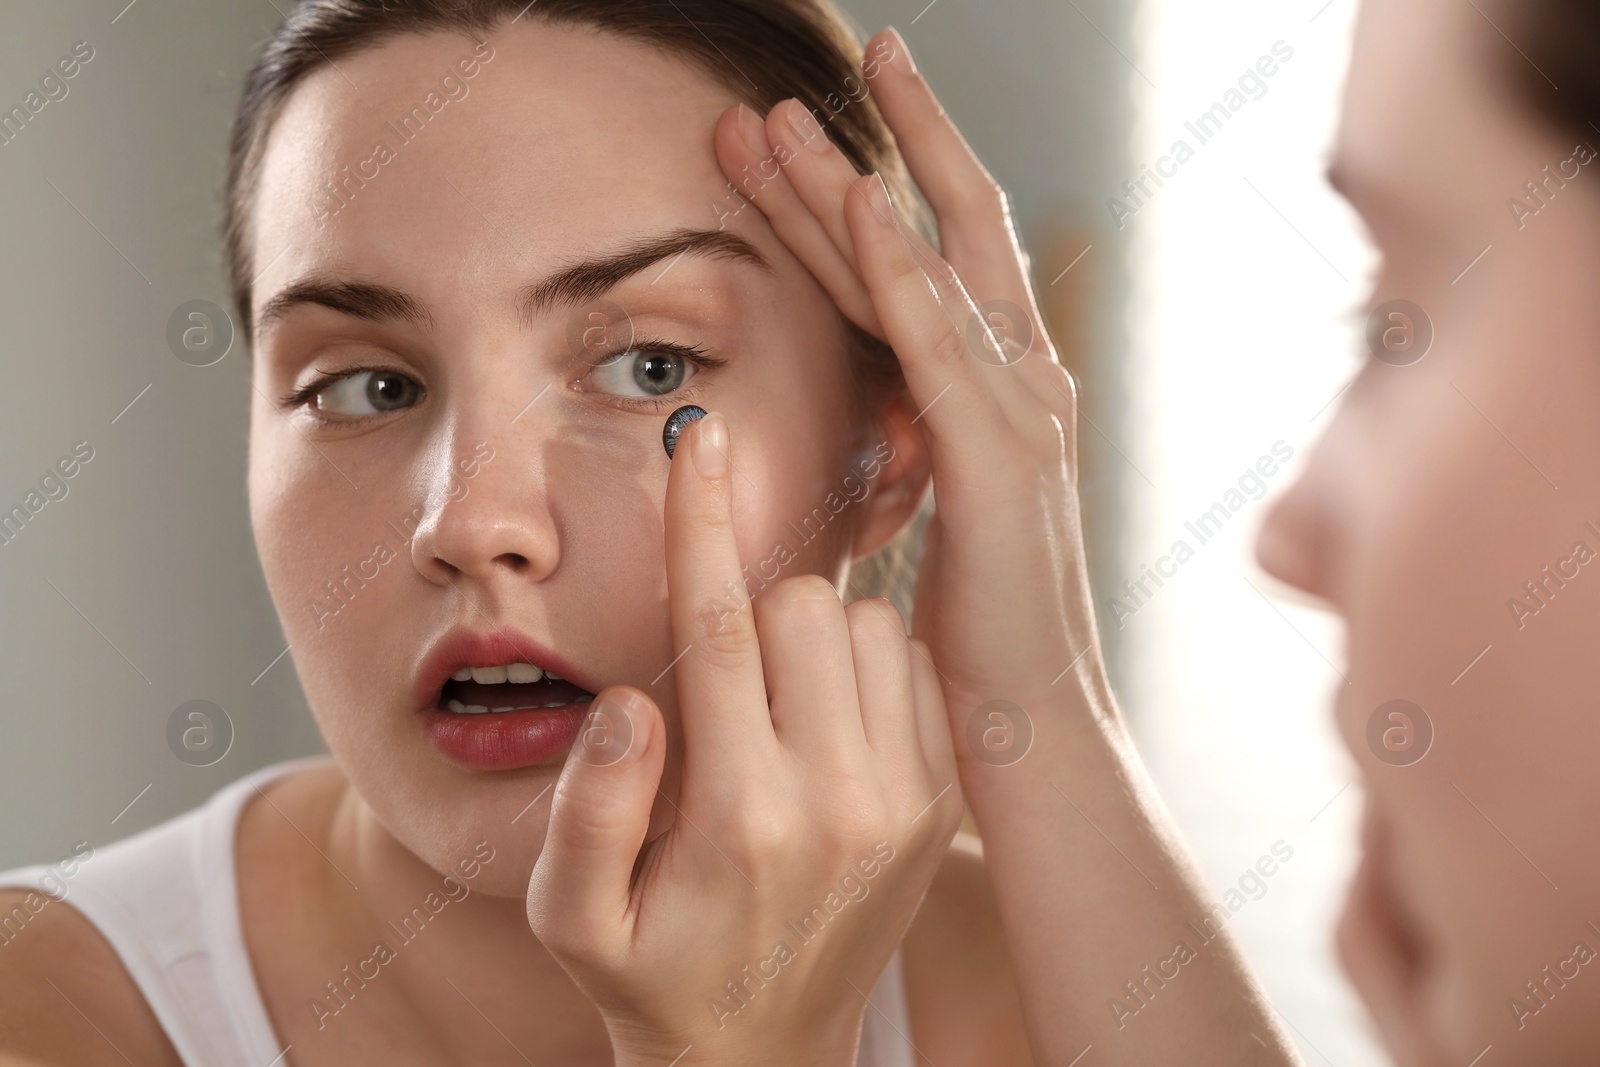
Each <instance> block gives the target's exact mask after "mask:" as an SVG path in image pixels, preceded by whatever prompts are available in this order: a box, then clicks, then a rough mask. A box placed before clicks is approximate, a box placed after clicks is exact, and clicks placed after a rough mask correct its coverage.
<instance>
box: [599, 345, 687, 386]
mask: <svg viewBox="0 0 1600 1067" xmlns="http://www.w3.org/2000/svg"><path fill="white" fill-rule="evenodd" d="M697 370H698V368H696V367H695V366H694V364H693V363H691V362H690V361H689V360H688V359H687V358H686V357H684V356H681V355H678V354H677V353H676V352H666V351H662V350H660V349H653V348H630V349H628V350H627V351H626V352H618V353H617V354H616V355H614V356H611V357H610V358H608V359H607V360H606V361H605V362H604V363H599V364H596V365H595V367H594V369H593V370H591V371H590V372H589V375H588V377H589V380H590V381H591V382H592V383H593V385H594V389H595V391H596V392H601V393H611V394H614V395H616V396H635V397H653V396H665V395H666V394H668V393H671V392H674V391H676V390H677V389H679V388H681V387H682V386H683V383H684V382H686V381H688V380H689V379H690V378H692V377H694V375H695V373H696V371H697Z"/></svg>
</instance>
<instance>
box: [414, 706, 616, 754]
mask: <svg viewBox="0 0 1600 1067" xmlns="http://www.w3.org/2000/svg"><path fill="white" fill-rule="evenodd" d="M590 699H592V698H590ZM588 713H589V700H579V701H575V702H573V703H571V704H568V705H566V706H565V707H560V708H526V709H523V710H521V711H494V712H485V713H483V714H480V715H459V714H457V713H455V712H452V711H446V710H444V709H442V708H438V707H433V708H428V709H426V710H424V711H423V712H422V728H423V733H424V734H426V735H427V738H428V741H429V742H430V743H431V744H432V745H433V747H434V748H435V749H437V750H438V751H439V752H440V754H442V755H443V756H444V757H445V758H446V759H448V760H449V761H450V762H452V763H454V764H456V765H457V766H458V767H462V768H465V769H466V770H470V771H509V770H517V769H519V768H522V767H534V766H538V765H539V764H541V763H549V762H550V761H552V760H555V759H558V758H560V757H562V756H565V755H566V753H567V750H568V749H570V748H571V747H572V742H573V740H574V739H575V738H577V736H578V731H579V729H581V728H582V726H583V720H584V717H585V716H586V715H588Z"/></svg>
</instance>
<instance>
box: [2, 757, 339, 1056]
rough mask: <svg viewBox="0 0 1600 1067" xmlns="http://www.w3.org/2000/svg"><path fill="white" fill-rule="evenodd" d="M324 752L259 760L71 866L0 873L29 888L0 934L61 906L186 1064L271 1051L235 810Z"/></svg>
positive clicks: (274, 1052) (18, 930)
mask: <svg viewBox="0 0 1600 1067" xmlns="http://www.w3.org/2000/svg"><path fill="white" fill-rule="evenodd" d="M325 758H326V757H310V758H308V759H299V760H290V761H287V762H284V763H278V764H274V765H272V766H270V767H264V768H262V769H260V770H258V771H255V772H253V773H251V774H248V775H246V776H245V777H243V778H240V779H238V780H237V781H234V782H232V783H230V784H229V785H227V786H225V787H224V788H222V789H221V790H219V791H218V792H217V793H215V794H214V795H213V796H212V797H211V799H210V800H208V801H207V802H206V803H205V804H203V805H201V806H200V807H198V808H195V809H194V810H192V811H189V812H186V813H184V814H183V815H180V816H178V817H176V818H174V819H170V820H168V821H167V822H164V823H161V824H160V825H157V826H154V827H151V828H150V829H148V830H145V831H142V832H141V833H138V834H135V835H133V836H132V837H128V838H125V839H123V840H121V841H117V842H114V843H113V844H110V845H105V846H102V847H100V848H96V849H93V850H92V851H91V852H90V853H89V854H88V855H87V856H85V857H81V858H75V859H74V860H73V861H72V862H71V863H70V864H69V863H67V862H63V863H59V864H35V865H33V866H29V867H20V868H17V869H15V870H10V871H3V872H0V888H13V889H17V888H25V889H31V890H33V891H34V892H33V893H29V894H27V895H26V896H25V897H24V902H23V904H21V905H20V906H18V907H16V908H13V909H12V911H11V912H10V913H9V914H7V915H3V916H0V942H9V941H10V940H11V939H13V938H15V937H19V936H26V924H27V923H28V922H29V921H31V919H32V917H33V916H34V915H37V914H39V912H41V911H43V910H44V909H45V908H46V907H57V906H59V905H61V904H68V905H70V906H71V907H73V908H74V909H76V910H77V911H78V912H79V913H81V914H82V915H83V916H84V917H85V918H86V919H88V920H89V921H90V922H91V923H93V924H94V926H95V928H96V929H97V930H98V931H99V932H100V934H101V936H102V937H104V938H105V939H106V941H107V943H109V944H110V945H111V947H112V949H113V950H114V951H115V952H116V953H117V956H118V957H119V958H120V959H121V960H122V963H123V966H125V967H126V968H127V969H128V974H129V976H130V977H131V978H132V979H133V981H134V983H135V984H136V985H137V986H138V987H139V991H140V993H142V994H143V996H144V998H145V1001H146V1002H147V1003H148V1004H149V1005H150V1010H151V1012H152V1013H153V1014H154V1015H155V1017H156V1019H157V1021H159V1022H160V1024H161V1028H162V1029H163V1030H164V1031H165V1032H166V1034H167V1038H168V1040H170V1041H171V1042H172V1045H173V1048H174V1049H176V1050H177V1053H178V1055H179V1057H180V1058H181V1059H182V1060H183V1061H184V1062H185V1063H193V1064H207V1065H209V1064H235V1063H239V1064H251V1065H254V1067H268V1065H270V1064H275V1063H277V1062H279V1061H281V1060H282V1058H283V1053H284V1051H285V1050H284V1048H283V1046H282V1045H280V1044H278V1040H277V1036H276V1034H275V1033H274V1032H273V1029H272V1023H271V1020H270V1019H269V1018H268V1016H267V1013H266V1008H265V1006H264V1005H263V1003H262V1000H261V994H260V991H259V990H258V988H257V986H256V982H255V972H254V971H253V970H251V967H250V959H249V955H248V954H247V952H246V951H245V943H244V933H243V930H242V928H241V926H240V921H239V897H238V885H237V881H236V879H235V875H234V863H233V858H234V831H235V829H236V828H237V825H238V818H239V812H240V811H241V809H242V808H243V807H244V804H245V801H247V800H248V799H249V798H250V797H251V796H252V795H253V794H254V793H255V790H256V788H257V787H258V786H260V785H263V784H265V783H266V782H268V781H270V780H272V779H274V778H277V777H279V776H281V775H284V774H289V773H292V772H293V771H295V770H298V769H300V768H301V767H304V766H309V765H311V764H314V763H317V762H319V761H320V760H322V759H325Z"/></svg>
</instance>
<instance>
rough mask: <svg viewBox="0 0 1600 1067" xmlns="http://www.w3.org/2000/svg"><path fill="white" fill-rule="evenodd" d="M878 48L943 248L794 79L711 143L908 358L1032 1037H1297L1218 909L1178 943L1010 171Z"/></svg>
mask: <svg viewBox="0 0 1600 1067" xmlns="http://www.w3.org/2000/svg"><path fill="white" fill-rule="evenodd" d="M866 54H867V57H868V59H867V62H866V64H865V68H866V69H865V70H864V74H866V76H867V80H868V84H869V85H870V87H871V98H872V99H873V100H875V101H876V102H877V105H878V107H879V109H880V110H881V111H882V113H883V115H884V117H885V118H886V119H887V120H888V123H889V126H890V128H891V129H892V131H893V133H894V135H895V139H896V141H897V142H898V144H899V148H900V152H901V154H902V155H903V156H904V158H905V160H906V163H907V164H908V166H909V168H910V171H911V176H912V177H913V178H914V179H915V180H916V182H917V185H918V186H919V187H920V188H921V190H922V192H923V194H924V196H925V197H926V198H927V201H928V204H929V206H930V207H931V208H932V209H933V212H934V215H935V217H936V219H937V222H938V229H939V240H940V245H941V248H942V254H941V252H940V251H935V250H934V249H933V248H932V247H931V246H930V245H929V244H928V243H927V242H926V241H925V240H923V239H922V238H921V237H920V236H919V235H918V234H917V233H916V232H915V230H914V229H912V227H910V226H909V225H908V224H907V223H906V222H905V221H904V218H903V216H902V215H901V214H900V212H899V211H898V210H897V209H896V207H895V206H894V205H892V204H891V203H890V202H889V198H888V193H887V190H886V189H885V187H884V185H883V182H882V181H881V179H880V178H879V177H878V176H877V175H868V176H860V175H857V173H856V171H855V168H854V167H853V166H852V165H851V163H850V161H849V160H848V159H847V158H846V157H845V156H844V155H843V153H841V152H840V151H839V150H838V149H837V148H836V147H835V146H834V145H833V144H832V143H831V142H830V141H829V139H828V137H827V135H826V133H825V132H824V131H823V130H822V129H821V128H820V127H819V124H818V122H817V120H816V119H815V118H814V117H813V116H812V115H811V114H810V113H808V112H807V111H806V109H805V108H804V107H803V106H801V105H800V104H799V103H798V102H797V101H794V100H786V101H783V102H782V103H779V104H778V105H776V106H775V107H773V109H772V110H771V112H770V113H769V114H767V115H766V116H765V119H764V120H763V119H762V118H761V117H758V116H756V115H755V114H754V113H752V112H751V111H749V110H748V109H747V108H743V107H739V108H732V109H729V110H728V111H727V112H725V113H724V114H723V115H722V116H721V118H720V119H719V121H718V124H717V129H716V138H715V144H716V151H717V156H718V159H719V161H720V163H721V165H722V168H723V171H724V172H725V174H726V175H727V176H728V178H729V180H730V181H732V182H733V183H734V185H735V188H738V189H741V190H742V191H744V193H745V195H746V196H747V197H749V198H750V200H751V201H752V202H753V203H754V204H755V205H756V206H757V207H759V208H760V209H761V211H762V212H763V213H764V214H765V217H766V218H767V219H768V221H769V222H770V223H771V224H772V227H773V229H774V230H775V231H776V232H777V234H778V235H779V237H781V238H782V239H783V240H784V242H785V244H786V245H787V246H788V247H789V248H790V250H791V251H793V252H794V254H795V255H796V257H797V258H799V259H800V260H801V261H802V262H803V263H805V264H806V266H807V267H808V269H810V271H811V273H812V274H813V275H814V276H815V277H816V278H817V280H818V281H819V283H820V284H821V285H822V286H823V288H824V289H826V290H827V291H828V293H829V294H830V295H831V296H832V297H833V299H834V301H835V303H837V304H838V306H839V308H840V309H841V310H842V311H843V313H844V314H845V315H846V316H847V317H849V318H850V319H851V320H852V321H853V322H855V323H856V324H857V325H858V326H860V327H861V328H862V329H864V330H867V331H868V332H870V333H873V334H875V335H876V336H878V337H879V338H880V339H882V340H884V341H886V342H887V343H888V344H889V346H890V347H891V348H893V349H894V352H895V355H896V356H897V357H898V359H899V362H900V368H901V370H902V372H903V374H904V377H905V381H906V385H907V387H908V390H909V392H910V395H911V399H912V403H913V407H914V409H915V411H916V416H915V418H914V419H912V421H913V422H915V423H916V425H917V429H918V431H919V432H920V433H921V435H922V440H923V442H924V444H925V446H926V449H927V454H928V457H929V458H930V460H931V466H932V478H933V489H934V498H935V500H936V503H937V508H936V511H935V513H934V515H933V517H932V520H931V522H930V525H929V528H928V532H927V538H926V541H925V545H924V554H923V559H922V563H921V568H920V570H919V573H918V577H917V587H916V603H915V608H914V611H913V616H912V618H913V626H912V631H913V632H914V633H915V634H916V635H917V636H918V637H919V638H922V639H924V640H926V641H927V644H928V651H929V653H930V654H931V656H932V657H933V662H934V663H935V664H937V670H938V673H939V676H940V678H941V680H942V682H943V692H944V699H945V705H946V708H947V713H948V717H949V730H950V732H951V734H952V736H953V737H954V738H955V750H956V753H957V757H958V763H959V770H960V777H961V783H962V787H963V790H964V795H965V797H966V799H967V800H968V801H969V802H970V803H971V804H972V807H973V813H974V815H975V816H976V818H977V822H978V827H979V830H980V832H981V834H982V837H983V841H984V858H985V862H986V864H987V866H988V869H989V873H990V876H991V879H992V881H993V883H994V886H995V891H996V896H997V899H998V902H999V907H1000V913H1001V919H1002V922H1003V925H1004V927H1005V929H1006V931H1007V942H1008V948H1009V952H1010V958H1011V961H1012V965H1013V969H1014V971H1015V977H1016V980H1017V986H1018V995H1019V998H1020V1000H1021V1005H1022V1009H1023V1014H1024V1018H1025V1019H1026V1022H1027V1028H1028V1039H1029V1043H1030V1045H1031V1047H1032V1050H1033V1058H1034V1060H1035V1062H1038V1063H1068V1062H1077V1060H1078V1059H1080V1058H1081V1057H1082V1056H1083V1054H1084V1053H1085V1052H1087V1051H1088V1047H1089V1046H1091V1045H1092V1047H1093V1048H1094V1054H1093V1055H1094V1059H1095V1062H1096V1063H1098V1064H1111V1063H1125V1064H1144V1063H1153V1062H1178V1061H1179V1060H1182V1061H1184V1062H1208V1063H1219V1062H1227V1063H1237V1064H1244V1063H1276V1064H1282V1063H1291V1062H1296V1061H1295V1060H1294V1057H1293V1052H1292V1046H1290V1045H1289V1044H1288V1042H1287V1039H1286V1038H1285V1037H1284V1036H1283V1034H1282V1032H1281V1031H1280V1030H1279V1029H1278V1028H1277V1025H1276V1023H1275V1021H1274V1019H1273V1017H1272V1014H1271V1012H1270V1010H1269V1009H1268V1006H1267V1005H1266V1004H1265V1002H1264V1000H1263V999H1262V998H1261V997H1260V995H1259V991H1258V990H1256V989H1255V987H1254V986H1253V985H1252V983H1251V980H1250V977H1249V974H1248V972H1247V971H1246V970H1245V969H1244V967H1243V964H1242V961H1241V960H1240V959H1239V957H1238V955H1237V952H1236V951H1235V949H1234V948H1233V947H1232V944H1231V939H1230V938H1229V936H1228V935H1227V933H1226V931H1223V932H1220V933H1219V934H1217V936H1215V937H1213V938H1209V939H1208V940H1206V941H1203V942H1199V943H1198V946H1196V945H1189V944H1188V942H1191V941H1195V940H1196V938H1195V935H1194V934H1193V932H1192V931H1191V928H1190V927H1189V926H1188V925H1187V923H1188V921H1189V920H1191V919H1193V918H1194V917H1195V916H1203V915H1207V914H1209V913H1210V906H1209V902H1208V900H1207V897H1208V895H1209V894H1207V893H1206V891H1205V887H1204V885H1203V883H1202V882H1201V881H1200V879H1199V877H1198V875H1197V874H1196V872H1195V871H1194V868H1193V866H1192V864H1190V863H1189V862H1188V860H1187V858H1186V857H1185V856H1184V855H1183V850H1182V846H1181V844H1179V843H1178V841H1177V836H1176V834H1175V833H1174V832H1173V831H1172V829H1171V827H1170V825H1169V824H1168V823H1167V820H1166V816H1165V814H1164V813H1163V812H1162V811H1161V809H1160V804H1159V801H1157V800H1156V799H1155V796H1154V792H1153V790H1152V789H1151V788H1150V786H1149V783H1148V781H1147V779H1146V777H1145V774H1144V771H1143V768H1142V767H1141V765H1140V764H1139V760H1138V757H1137V755H1136V754H1135V753H1134V751H1133V749H1132V746H1131V744H1130V743H1129V740H1128V737H1127V733H1126V730H1125V729H1124V727H1123V724H1122V720H1121V717H1120V715H1119V714H1118V712H1117V709H1116V705H1115V702H1114V700H1113V698H1112V695H1111V691H1110V687H1109V685H1108V684H1107V682H1106V677H1105V666H1104V662H1103V660H1102V658H1101V655H1100V651H1099V648H1098V639H1097V635H1096V629H1095V623H1094V614H1093V611H1092V608H1091V600H1090V596H1089V584H1088V577H1087V571H1086V568H1085V564H1084V553H1083V538H1082V523H1081V519H1080V515H1079V501H1078V494H1077V456H1076V447H1075V434H1076V421H1077V420H1076V389H1075V386H1074V383H1073V380H1072V377H1071V375H1069V374H1068V373H1067V371H1066V370H1065V368H1063V367H1062V365H1061V362H1060V360H1059V358H1058V357H1057V355H1056V353H1055V351H1054V349H1053V348H1052V347H1051V345H1050V341H1049V338H1048V337H1047V335H1046V334H1045V331H1044V324H1043V321H1042V319H1041V317H1040V315H1039V312H1038V308H1037V307H1036V305H1035V303H1034V300H1033V294H1032V290H1031V287H1030V284H1029V280H1028V264H1027V259H1026V257H1025V255H1024V254H1023V253H1022V250H1021V248H1020V246H1019V245H1018V243H1017V240H1016V237H1015V234H1014V232H1013V230H1012V226H1011V221H1010V214H1009V211H1008V208H1007V204H1006V198H1005V195H1004V193H1003V192H1002V191H1001V189H1000V187H999V186H998V185H997V184H996V183H995V181H994V179H993V178H992V177H990V175H989V173H988V172H987V171H986V170H985V169H984V167H983V165H982V164H981V163H979V162H978V159H977V158H976V156H974V155H973V153H972V150H971V149H970V148H969V147H968V145H967V143H966V141H965V140H964V139H963V138H962V136H961V134H960V132H959V131H957V129H956V128H955V126H954V124H953V123H951V121H950V119H949V116H948V115H947V114H946V113H945V111H944V109H943V108H942V107H940V106H939V103H938V101H937V100H936V99H935V98H934V96H933V93H932V91H931V90H930V89H929V87H928V84H927V82H926V81H925V80H924V79H923V78H922V76H921V75H920V74H919V73H918V72H917V70H916V67H915V66H914V64H913V63H912V62H911V57H910V54H909V52H908V51H907V49H906V46H905V42H904V41H903V40H902V39H901V38H900V36H899V35H898V34H897V33H895V32H894V31H893V30H887V31H884V32H883V33H881V34H879V35H878V36H877V37H875V38H874V39H873V40H871V41H869V42H868V43H867V48H866ZM852 95H853V94H852ZM845 106H847V107H858V106H864V105H863V104H861V103H859V102H851V103H848V104H846V105H845ZM774 161H775V162H776V163H777V166H774V165H773V162H774ZM751 174H754V175H756V176H758V177H759V179H761V180H762V182H754V181H751V180H750V178H749V176H750V175H751ZM763 183H764V184H763ZM991 327H998V328H999V332H998V333H997V332H996V331H995V330H994V329H991ZM891 414H892V413H891ZM1178 944H1182V945H1184V946H1185V947H1184V949H1183V951H1182V952H1177V951H1176V950H1175V947H1174V946H1175V945H1178ZM1178 957H1181V958H1182V959H1183V960H1184V962H1183V964H1182V965H1181V966H1182V971H1181V972H1180V973H1182V974H1184V975H1188V976H1190V977H1184V978H1182V979H1173V980H1174V981H1181V982H1182V983H1183V985H1182V991H1181V992H1174V993H1162V994H1160V995H1159V996H1157V997H1155V998H1154V999H1146V998H1144V997H1141V996H1138V995H1135V994H1133V993H1131V992H1130V990H1132V989H1134V986H1133V983H1132V982H1130V981H1129V979H1130V978H1138V977H1139V976H1141V975H1148V974H1151V973H1152V972H1151V971H1150V967H1151V965H1152V963H1154V965H1156V966H1158V967H1160V966H1166V965H1170V963H1171V962H1172V960H1173V959H1174V958H1178ZM1161 961H1166V962H1165V963H1162V962H1161ZM1150 981H1151V984H1150V985H1147V986H1146V987H1145V989H1146V992H1147V993H1153V992H1154V989H1155V985H1154V982H1155V981H1157V980H1156V979H1152V980H1150ZM1163 984H1167V983H1165V982H1163ZM1135 1016H1137V1022H1136V1023H1132V1022H1130V1021H1129V1020H1130V1019H1133V1018H1134V1017H1135Z"/></svg>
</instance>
